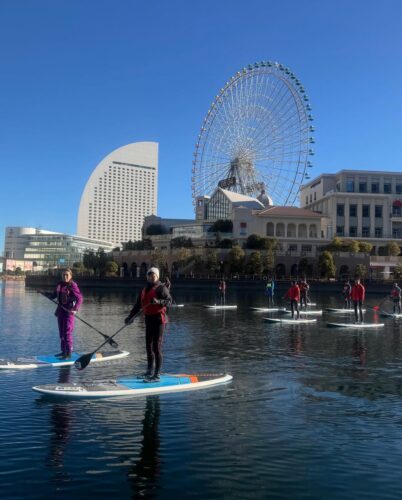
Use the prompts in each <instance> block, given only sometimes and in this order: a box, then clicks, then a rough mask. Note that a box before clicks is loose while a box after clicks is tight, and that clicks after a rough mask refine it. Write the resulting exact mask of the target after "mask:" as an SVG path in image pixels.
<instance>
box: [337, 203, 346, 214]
mask: <svg viewBox="0 0 402 500" xmlns="http://www.w3.org/2000/svg"><path fill="white" fill-rule="evenodd" d="M336 215H337V216H338V217H343V216H344V215H345V205H341V204H339V203H338V204H337V205H336Z"/></svg>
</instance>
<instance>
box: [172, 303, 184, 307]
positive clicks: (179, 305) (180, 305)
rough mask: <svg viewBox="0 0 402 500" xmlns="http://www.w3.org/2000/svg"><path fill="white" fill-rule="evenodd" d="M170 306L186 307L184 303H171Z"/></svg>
mask: <svg viewBox="0 0 402 500" xmlns="http://www.w3.org/2000/svg"><path fill="white" fill-rule="evenodd" d="M169 307H184V304H171V305H170V306H169Z"/></svg>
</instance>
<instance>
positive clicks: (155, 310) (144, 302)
mask: <svg viewBox="0 0 402 500" xmlns="http://www.w3.org/2000/svg"><path fill="white" fill-rule="evenodd" d="M158 286H160V285H157V286H154V287H152V288H151V289H150V290H148V292H147V289H146V288H143V290H142V292H141V308H142V310H143V311H144V314H145V316H155V315H158V314H159V315H160V316H161V320H162V323H167V318H166V307H165V306H161V305H160V304H151V300H152V299H157V298H158V297H157V296H156V289H157V287H158Z"/></svg>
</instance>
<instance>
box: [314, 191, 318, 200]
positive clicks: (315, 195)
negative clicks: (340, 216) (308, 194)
mask: <svg viewBox="0 0 402 500" xmlns="http://www.w3.org/2000/svg"><path fill="white" fill-rule="evenodd" d="M316 199H317V192H316V191H314V201H315V200H316Z"/></svg>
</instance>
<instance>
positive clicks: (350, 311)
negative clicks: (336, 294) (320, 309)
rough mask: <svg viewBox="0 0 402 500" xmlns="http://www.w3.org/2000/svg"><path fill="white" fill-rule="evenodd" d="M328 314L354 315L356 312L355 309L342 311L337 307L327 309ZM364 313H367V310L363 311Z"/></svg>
mask: <svg viewBox="0 0 402 500" xmlns="http://www.w3.org/2000/svg"><path fill="white" fill-rule="evenodd" d="M325 310H326V312H330V313H335V314H352V313H354V312H355V310H354V309H340V308H338V309H337V308H336V307H327V308H326V309H325ZM362 311H363V312H366V309H362Z"/></svg>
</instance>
